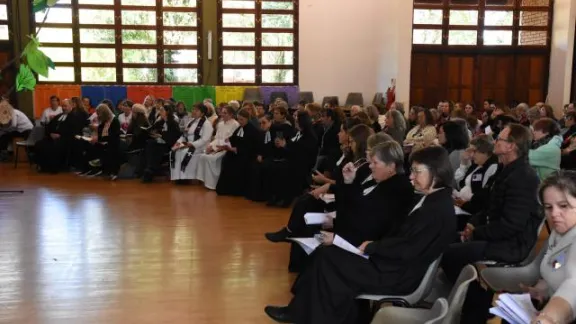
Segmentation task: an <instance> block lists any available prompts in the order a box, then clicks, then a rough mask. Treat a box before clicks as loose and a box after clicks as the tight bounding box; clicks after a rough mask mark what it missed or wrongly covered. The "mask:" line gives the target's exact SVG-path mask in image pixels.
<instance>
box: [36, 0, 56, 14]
mask: <svg viewBox="0 0 576 324" xmlns="http://www.w3.org/2000/svg"><path fill="white" fill-rule="evenodd" d="M57 2H58V0H32V10H33V11H34V13H36V12H40V11H42V12H44V11H46V9H48V7H54V5H55V4H56V3H57Z"/></svg>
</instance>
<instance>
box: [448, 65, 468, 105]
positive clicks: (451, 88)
mask: <svg viewBox="0 0 576 324" xmlns="http://www.w3.org/2000/svg"><path fill="white" fill-rule="evenodd" d="M445 62H446V64H445V66H446V68H447V73H446V75H447V79H448V84H447V96H446V98H447V99H449V100H452V101H454V102H462V103H466V102H474V92H475V91H474V79H475V77H474V76H475V69H474V67H475V57H474V56H446V58H445ZM446 98H445V99H446Z"/></svg>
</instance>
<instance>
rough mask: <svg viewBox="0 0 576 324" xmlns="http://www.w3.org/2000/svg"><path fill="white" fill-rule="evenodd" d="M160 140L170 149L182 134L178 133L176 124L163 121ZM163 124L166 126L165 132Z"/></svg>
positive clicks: (171, 121) (170, 121)
mask: <svg viewBox="0 0 576 324" xmlns="http://www.w3.org/2000/svg"><path fill="white" fill-rule="evenodd" d="M161 123H162V131H161V134H162V139H163V140H164V142H166V145H168V147H172V146H173V145H174V144H175V143H176V141H177V140H178V139H179V138H180V135H182V133H181V132H180V125H178V123H177V122H176V121H175V120H174V119H172V120H168V121H164V120H162V122H161ZM164 123H167V124H168V127H167V129H166V130H163V129H164Z"/></svg>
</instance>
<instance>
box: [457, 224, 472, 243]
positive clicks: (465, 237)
mask: <svg viewBox="0 0 576 324" xmlns="http://www.w3.org/2000/svg"><path fill="white" fill-rule="evenodd" d="M473 232H474V225H472V224H470V223H468V224H466V228H464V230H463V231H462V232H460V240H461V241H462V242H466V241H469V240H470V239H472V233H473Z"/></svg>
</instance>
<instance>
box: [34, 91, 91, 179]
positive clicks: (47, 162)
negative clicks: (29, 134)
mask: <svg viewBox="0 0 576 324" xmlns="http://www.w3.org/2000/svg"><path fill="white" fill-rule="evenodd" d="M81 123H82V122H81V121H79V120H78V119H77V118H75V115H74V114H73V112H72V105H71V103H70V100H68V99H65V100H62V113H61V114H59V115H56V116H55V117H54V118H52V119H51V120H50V122H49V123H48V125H46V136H45V137H44V138H43V139H41V140H40V141H39V142H38V143H36V145H35V146H34V152H35V156H36V163H37V165H38V171H40V172H50V173H57V172H59V171H61V170H63V169H64V168H65V167H66V162H67V159H68V157H69V155H70V152H71V151H70V149H71V143H72V142H73V141H74V136H75V135H77V131H78V129H81V125H82V124H81Z"/></svg>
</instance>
